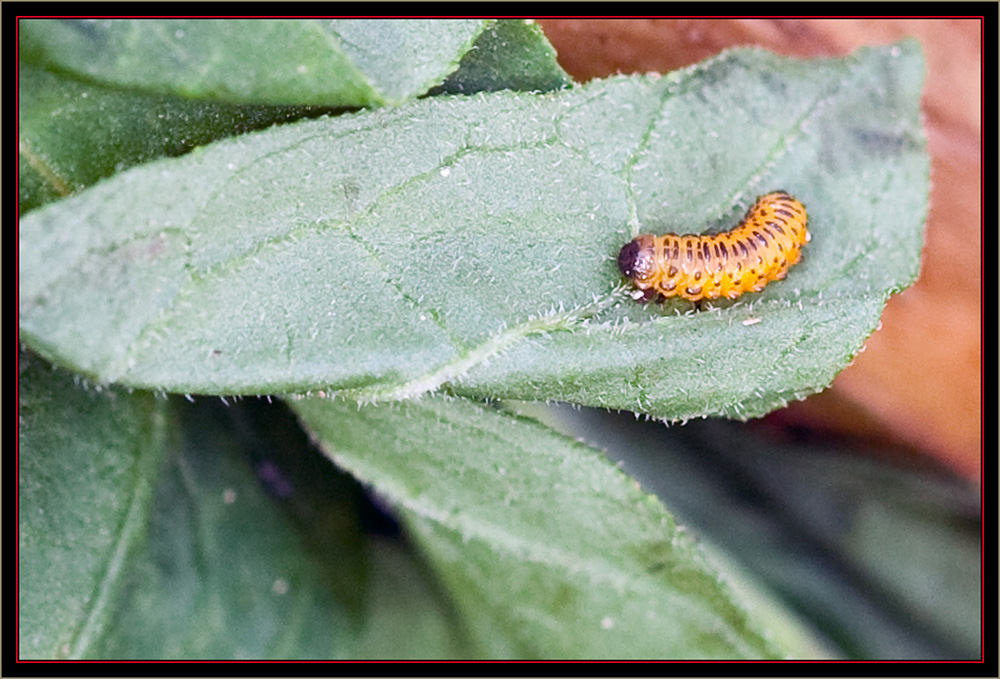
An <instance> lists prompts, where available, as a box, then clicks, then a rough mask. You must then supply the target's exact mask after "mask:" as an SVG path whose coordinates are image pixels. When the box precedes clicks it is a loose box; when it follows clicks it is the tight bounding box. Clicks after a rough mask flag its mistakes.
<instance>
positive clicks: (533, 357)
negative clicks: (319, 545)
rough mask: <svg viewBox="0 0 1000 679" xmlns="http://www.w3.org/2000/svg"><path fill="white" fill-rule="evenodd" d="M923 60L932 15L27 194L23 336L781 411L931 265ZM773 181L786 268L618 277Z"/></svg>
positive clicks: (223, 147) (734, 213)
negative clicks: (673, 293) (644, 285)
mask: <svg viewBox="0 0 1000 679" xmlns="http://www.w3.org/2000/svg"><path fill="white" fill-rule="evenodd" d="M922 77H923V62H922V58H921V55H920V52H919V48H918V47H917V46H916V44H915V43H912V42H906V43H901V44H898V45H893V46H889V47H885V48H875V49H866V50H862V51H860V52H859V53H858V54H856V55H855V56H853V57H849V58H846V59H835V60H815V61H795V60H790V59H785V58H781V57H777V56H775V55H772V54H768V53H766V52H762V51H757V50H736V51H732V52H727V53H725V54H724V55H722V56H720V57H718V58H716V59H713V60H710V61H708V62H705V63H703V64H700V65H697V66H694V67H692V68H689V69H685V70H683V71H678V72H675V73H671V74H669V75H667V76H665V77H661V78H656V77H649V76H638V77H617V78H611V79H609V80H604V81H594V82H592V83H590V84H588V85H586V86H584V87H579V88H575V89H572V90H566V91H559V92H553V93H548V94H542V95H533V94H525V93H512V92H497V93H491V94H479V95H475V96H472V97H455V98H453V97H435V98H433V99H429V100H423V101H418V102H415V103H412V104H408V105H405V106H401V107H399V108H396V109H392V110H387V109H381V110H377V111H373V112H362V113H359V114H355V115H349V116H342V117H339V118H336V119H324V120H316V121H308V122H302V123H297V124H293V125H286V126H284V127H281V128H274V129H270V130H266V131H263V132H258V133H252V134H247V135H244V136H242V137H239V138H236V139H231V140H224V141H222V142H218V143H216V144H213V145H211V146H209V147H205V148H204V149H203V150H200V151H199V152H197V153H194V154H190V155H189V156H186V157H184V158H180V159H172V160H164V161H159V162H155V163H150V164H148V165H145V166H142V167H139V168H134V169H132V170H130V171H128V172H125V173H122V174H121V175H118V176H116V177H114V178H113V179H111V180H109V181H106V182H103V183H100V184H98V185H96V186H94V187H92V188H91V189H88V190H86V191H84V192H81V193H80V194H78V195H76V196H73V197H71V198H69V199H67V200H64V201H60V202H59V203H57V204H55V205H52V206H49V207H46V208H43V209H41V210H37V211H35V212H33V213H32V214H30V215H29V216H28V217H27V218H25V219H24V220H23V221H22V223H21V234H20V235H21V240H20V262H21V278H20V283H21V298H20V305H21V306H20V310H21V336H22V339H23V340H24V341H26V342H27V343H29V344H30V345H31V346H32V348H34V349H35V350H36V351H39V352H40V353H42V354H43V355H45V356H46V357H48V358H50V359H51V360H53V361H56V362H58V363H61V364H63V365H66V366H68V367H71V368H73V369H74V370H78V371H80V372H83V373H85V374H87V375H88V376H91V377H92V378H93V379H95V380H97V381H101V382H111V381H115V382H122V383H126V384H130V385H135V386H144V387H152V388H158V389H165V390H169V391H179V392H199V393H281V392H303V391H311V390H319V389H323V390H326V391H328V392H338V393H340V394H341V395H342V396H345V397H347V398H351V399H359V400H382V399H398V398H404V397H409V396H414V395H418V394H421V393H424V392H427V391H432V390H435V389H438V388H440V387H443V386H446V385H447V386H449V387H450V388H451V389H452V390H453V391H454V392H455V393H459V394H463V395H469V396H473V397H510V398H520V399H556V400H565V401H571V402H576V403H582V404H586V405H594V406H603V407H611V408H620V409H628V410H635V411H641V412H646V413H650V414H653V415H656V416H659V417H667V418H672V419H683V418H688V417H694V416H700V415H716V414H718V415H726V416H736V417H750V416H757V415H761V414H764V413H766V412H768V411H769V410H772V409H774V408H777V407H780V406H781V405H783V404H784V403H786V402H787V401H788V400H789V399H792V398H798V397H802V396H805V395H807V394H809V393H811V392H814V391H817V390H819V389H822V388H823V387H825V386H826V385H827V384H829V382H830V381H831V380H832V379H833V377H834V376H835V375H836V374H837V372H838V371H839V370H840V369H842V368H843V367H844V366H846V365H847V363H848V362H849V361H850V359H851V358H852V357H853V356H854V355H855V353H857V351H858V350H859V349H860V347H861V345H862V343H863V342H864V340H865V338H867V336H868V335H869V334H870V333H871V332H872V331H873V330H874V328H875V327H876V325H877V323H878V319H879V317H880V315H881V311H882V307H883V305H884V303H885V301H886V299H887V298H888V297H889V295H890V294H892V293H893V292H896V291H899V290H901V289H902V288H904V287H906V286H907V285H909V284H910V283H912V282H913V280H914V279H915V277H916V275H917V271H918V265H919V253H920V246H921V241H922V229H923V224H924V219H925V214H926V207H927V189H928V171H929V170H928V168H929V163H928V157H927V153H926V144H925V139H924V135H923V130H922V128H921V125H920V117H919V98H920V90H921V84H922ZM777 188H783V189H786V190H788V191H790V192H791V193H792V194H793V195H795V196H796V197H797V198H799V200H801V201H802V202H803V203H804V204H805V205H806V207H807V209H808V211H809V222H810V230H811V232H812V234H813V240H812V242H811V243H810V244H809V245H808V246H806V250H805V254H804V261H803V262H802V263H801V264H800V265H798V266H797V267H795V268H794V269H793V270H792V271H791V273H790V274H789V276H788V278H787V279H786V280H784V281H781V282H778V283H773V284H771V285H770V286H768V287H767V289H766V290H765V291H764V292H762V293H760V294H752V295H747V296H745V297H743V298H741V299H740V300H737V301H736V302H735V303H731V302H726V303H720V304H717V305H715V307H714V308H708V309H705V310H702V311H700V312H697V313H681V312H684V311H688V312H690V311H692V310H691V305H690V303H687V302H684V301H682V300H681V301H677V302H673V303H669V304H663V305H655V304H654V305H645V306H642V305H639V304H636V303H634V302H633V301H632V300H630V299H628V297H627V296H625V295H623V294H622V292H621V288H620V286H621V277H620V275H619V274H618V272H617V269H616V266H615V262H614V258H615V256H616V255H617V252H618V249H619V248H620V247H621V246H622V245H623V244H624V243H625V242H627V241H628V240H629V239H630V238H631V237H632V236H633V235H635V234H636V233H638V232H640V231H646V232H648V231H652V232H656V233H660V232H665V231H674V232H682V233H683V232H691V231H706V230H708V231H710V230H713V229H726V228H729V227H731V226H732V225H733V224H734V223H735V222H736V221H737V220H738V219H739V217H740V216H742V213H743V212H744V211H745V209H746V207H747V206H748V205H749V204H750V203H752V201H753V199H754V197H755V196H756V195H759V194H762V193H766V192H768V191H771V190H774V189H777Z"/></svg>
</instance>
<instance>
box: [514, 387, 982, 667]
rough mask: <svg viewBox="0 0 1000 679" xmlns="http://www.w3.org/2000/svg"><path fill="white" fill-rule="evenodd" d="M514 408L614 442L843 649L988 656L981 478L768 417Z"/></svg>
mask: <svg viewBox="0 0 1000 679" xmlns="http://www.w3.org/2000/svg"><path fill="white" fill-rule="evenodd" d="M507 407H511V408H513V409H514V410H515V411H516V412H519V413H524V414H527V415H529V416H532V417H535V418H538V419H539V420H540V421H542V422H544V423H546V424H547V425H549V426H551V427H552V428H553V429H554V430H556V431H559V432H561V433H563V434H565V435H567V436H572V437H574V438H579V439H580V440H583V441H586V442H587V443H588V444H590V445H592V446H595V447H599V448H601V449H603V450H606V451H607V454H608V456H609V457H610V458H611V459H612V460H614V461H616V462H618V464H620V465H621V467H622V469H623V470H624V471H625V472H626V473H628V474H629V475H630V476H632V477H633V478H635V479H636V480H637V481H638V482H639V483H641V484H642V487H643V488H645V489H646V490H647V491H648V492H651V493H655V494H656V495H657V497H659V498H660V499H661V500H662V501H663V503H664V504H665V505H666V506H667V507H668V508H669V509H670V511H671V512H672V513H674V514H675V515H676V516H677V518H678V521H680V522H682V523H683V524H684V525H685V526H686V527H688V528H690V529H691V530H692V532H694V533H695V534H697V535H698V536H699V539H700V540H701V541H702V543H701V544H702V546H704V547H706V548H708V549H709V551H710V554H711V555H712V556H713V562H715V561H716V558H715V557H716V556H717V555H719V554H725V555H728V557H727V558H728V559H729V560H731V561H735V562H737V563H739V564H741V565H742V567H743V569H744V570H745V571H747V573H746V574H745V575H747V576H748V578H747V579H749V580H750V581H754V582H756V583H757V585H758V587H760V588H762V589H764V590H766V591H769V592H773V594H771V597H772V598H773V597H777V598H779V599H781V600H783V601H784V602H785V605H786V606H788V607H789V608H790V609H791V610H792V611H797V614H798V616H800V617H801V618H802V619H806V620H809V621H810V624H811V625H812V626H813V628H814V629H813V636H814V637H815V635H816V634H817V632H818V633H820V634H821V635H823V636H824V637H825V639H826V644H827V646H828V647H829V648H830V649H839V654H840V656H841V657H848V658H885V659H899V658H939V659H940V658H956V659H959V658H963V659H969V658H977V657H979V656H980V654H981V652H982V646H981V636H980V621H981V619H982V607H981V599H980V591H981V583H982V569H981V563H982V558H981V557H982V554H981V550H980V542H981V539H982V524H981V522H980V521H979V517H980V516H981V514H982V507H981V503H980V500H979V496H980V491H979V489H977V488H974V487H971V486H970V485H969V484H967V483H965V482H963V481H961V480H960V479H956V478H954V477H951V476H948V475H945V474H941V473H939V472H934V471H932V470H926V469H925V470H920V471H917V470H913V469H901V468H900V467H899V466H897V465H890V464H886V463H885V462H884V461H882V462H880V461H879V458H883V459H884V458H886V457H887V456H889V455H892V454H895V455H900V454H906V452H907V451H899V450H896V451H893V450H872V448H871V447H870V446H866V447H861V446H857V445H850V444H847V443H845V442H837V441H831V440H829V439H814V438H812V437H808V436H803V437H801V438H790V437H789V433H788V432H787V431H786V430H774V429H771V428H769V427H767V426H766V425H765V423H763V422H761V423H754V424H758V425H759V426H756V427H753V426H751V427H747V426H744V425H741V424H739V423H734V422H724V421H719V420H707V421H701V420H697V421H693V422H689V423H687V424H686V425H684V426H682V427H664V426H663V425H662V424H661V423H659V422H636V421H635V418H634V417H633V416H632V415H631V414H630V413H608V412H603V411H594V410H588V409H576V408H571V407H568V406H543V405H540V404H528V403H513V404H511V403H508V404H507ZM726 565H727V566H728V565H729V564H726ZM723 572H726V573H727V574H728V569H727V570H724V571H723ZM740 593H741V594H744V592H742V591H741V592H740ZM765 600H766V594H765ZM783 615H784V617H785V618H788V617H790V614H789V611H787V610H786V611H785V612H784V613H783ZM768 622H772V620H768ZM777 622H778V623H779V624H778V625H774V624H772V626H771V627H772V629H775V628H780V626H781V625H780V622H781V621H780V619H779V620H778V621H777ZM792 631H793V632H795V630H794V628H793V630H792ZM821 638H822V637H821ZM782 641H783V642H784V641H785V639H783V638H782ZM786 645H790V646H793V647H794V648H795V651H793V655H796V656H798V657H816V655H817V653H816V651H815V649H812V650H810V649H808V648H804V649H803V648H799V647H798V644H795V643H794V642H793V643H788V644H786ZM836 654H837V652H836V651H834V655H836Z"/></svg>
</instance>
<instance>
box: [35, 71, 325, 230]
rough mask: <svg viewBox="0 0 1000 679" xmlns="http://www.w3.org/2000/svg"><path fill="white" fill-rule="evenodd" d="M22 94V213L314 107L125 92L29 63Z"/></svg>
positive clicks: (300, 114)
mask: <svg viewBox="0 0 1000 679" xmlns="http://www.w3.org/2000/svg"><path fill="white" fill-rule="evenodd" d="M18 94H19V99H18V142H19V145H20V148H19V172H18V176H19V184H18V210H19V212H21V213H24V212H27V211H28V210H31V209H33V208H35V207H38V206H40V205H43V204H45V203H48V202H51V201H53V200H56V199H57V198H63V197H65V196H68V195H69V194H71V193H73V192H75V191H78V190H80V189H82V188H84V187H86V186H90V185H91V184H93V183H94V182H96V181H97V180H99V179H102V178H104V177H110V176H111V175H112V174H114V173H116V172H120V171H122V170H124V169H126V168H129V167H132V166H133V165H137V164H139V163H143V162H146V161H149V160H153V159H156V158H160V157H163V156H178V155H181V154H183V153H186V152H188V151H190V150H191V149H192V148H194V147H195V146H198V145H200V144H207V143H208V142H211V141H214V140H216V139H220V138H222V137H227V136H231V135H234V134H240V133H242V132H247V131H249V130H255V129H260V128H263V127H267V126H269V125H271V124H273V123H276V122H281V121H284V120H288V119H291V118H295V117H300V116H302V115H303V114H305V113H308V112H309V111H310V109H308V108H306V107H290V106H237V105H232V104H218V103H212V102H200V101H189V100H186V99H181V98H179V97H172V96H165V95H157V94H146V93H143V92H136V91H122V90H117V89H114V88H111V87H105V86H102V85H96V84H94V83H91V82H84V81H81V80H77V79H75V78H72V77H69V76H66V75H62V74H58V73H53V72H51V71H47V70H45V69H44V68H41V67H39V66H33V65H31V64H25V63H22V64H21V65H20V68H19V71H18Z"/></svg>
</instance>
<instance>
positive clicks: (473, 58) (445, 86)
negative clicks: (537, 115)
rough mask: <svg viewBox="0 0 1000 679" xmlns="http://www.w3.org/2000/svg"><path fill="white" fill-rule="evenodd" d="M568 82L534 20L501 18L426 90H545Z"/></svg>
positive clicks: (562, 85)
mask: <svg viewBox="0 0 1000 679" xmlns="http://www.w3.org/2000/svg"><path fill="white" fill-rule="evenodd" d="M572 84H573V80H572V79H571V78H570V77H569V75H567V73H566V72H565V71H564V70H562V67H561V66H559V62H557V61H556V52H555V50H554V49H552V45H550V44H549V41H548V40H547V39H546V38H545V34H544V33H542V30H541V29H540V28H539V27H538V24H536V23H535V22H534V21H531V20H530V19H525V20H523V21H521V20H517V19H513V20H509V19H501V20H500V21H497V22H495V23H492V24H490V25H489V26H488V27H487V28H486V30H485V31H483V33H482V34H481V35H480V36H479V39H478V40H476V44H475V45H474V46H473V47H472V49H471V50H469V51H468V52H467V53H466V55H465V56H464V57H463V58H462V63H461V64H459V67H458V70H457V71H455V72H454V73H452V74H451V75H450V76H448V79H447V80H445V81H444V83H442V84H441V85H440V86H439V87H435V88H434V89H432V90H431V92H430V94H432V95H438V94H472V93H474V92H494V91H496V90H520V91H524V92H530V91H538V92H548V91H549V90H558V89H562V88H564V87H569V86H570V85H572Z"/></svg>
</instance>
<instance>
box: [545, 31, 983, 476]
mask: <svg viewBox="0 0 1000 679" xmlns="http://www.w3.org/2000/svg"><path fill="white" fill-rule="evenodd" d="M539 24H540V25H541V27H542V30H544V31H545V34H546V35H547V36H548V38H549V40H550V41H551V42H552V44H553V45H554V46H555V48H556V50H557V51H558V53H559V61H560V63H561V64H562V66H563V67H564V68H565V69H566V70H567V71H568V72H569V73H570V74H571V75H572V76H573V77H574V78H576V79H577V80H580V81H584V80H589V79H591V78H596V77H603V76H607V75H610V74H612V73H617V72H622V73H632V72H644V71H659V72H666V71H670V70H673V69H676V68H680V67H682V66H687V65H689V64H693V63H695V62H698V61H702V60H704V59H707V58H708V57H711V56H714V55H716V54H718V53H719V52H720V51H721V50H723V49H725V48H727V47H734V46H738V45H757V46H760V47H764V48H766V49H769V50H771V51H774V52H778V53H781V54H786V55H791V56H801V57H813V56H841V55H845V54H848V53H850V52H852V51H854V50H855V49H857V48H858V47H862V46H864V45H884V44H887V43H890V42H895V41H897V40H900V39H902V38H904V37H906V36H912V37H915V38H917V39H918V40H919V41H920V43H921V45H922V46H923V49H924V54H925V57H926V60H927V81H926V83H925V86H924V96H923V109H924V114H925V117H926V118H925V124H926V128H927V136H928V142H929V149H930V154H931V200H930V215H929V217H928V223H927V240H926V244H925V247H924V253H923V266H922V269H921V275H920V280H919V281H918V282H917V284H916V285H915V286H913V287H912V288H910V289H908V290H906V291H905V292H903V293H902V294H900V295H897V296H895V297H893V298H892V299H891V300H890V301H889V304H888V306H887V307H886V310H885V313H884V314H883V316H882V328H881V329H880V330H879V331H877V332H876V333H875V334H874V335H873V336H872V337H871V338H870V339H869V340H868V342H867V344H866V347H865V351H864V352H863V353H862V354H861V355H860V356H858V358H857V359H856V360H855V362H854V364H853V365H852V366H850V367H849V368H847V369H846V370H845V371H844V372H843V373H841V374H840V376H838V377H837V379H836V380H835V381H834V383H833V387H832V388H831V389H829V390H827V391H825V392H823V393H822V394H818V395H816V396H813V397H811V398H809V399H807V400H805V401H802V402H799V403H795V404H792V405H791V406H790V407H789V408H787V409H785V410H783V411H781V412H780V413H778V414H776V415H772V416H770V419H772V420H776V421H779V422H781V423H783V424H805V425H807V426H809V427H812V428H814V429H822V430H826V431H828V432H831V433H835V434H839V435H842V436H847V437H850V438H852V439H868V440H876V441H878V442H879V443H902V444H904V445H905V446H906V447H907V448H908V449H909V450H912V451H913V453H911V456H912V458H913V459H911V460H910V461H911V462H914V463H919V462H920V460H919V459H918V458H920V457H921V456H922V455H926V456H930V457H933V458H935V459H937V460H938V461H940V462H942V463H944V464H945V465H947V466H948V467H949V468H951V469H953V470H955V471H956V472H958V473H960V474H962V475H965V476H967V477H969V478H972V479H974V480H976V481H979V479H980V470H981V454H982V387H981V385H982V293H981V291H982V282H983V281H982V212H981V205H982V196H981V192H982V182H981V176H982V165H981V151H982V145H981V131H982V116H981V112H982V69H981V63H982V24H981V22H980V21H979V20H975V19H961V20H938V19H927V20H897V19H885V20H860V19H858V20H829V19H794V20H780V19H779V20H771V19H768V20H761V19H720V20H706V19H614V20H607V19H600V20H594V19H547V20H541V21H539Z"/></svg>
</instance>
